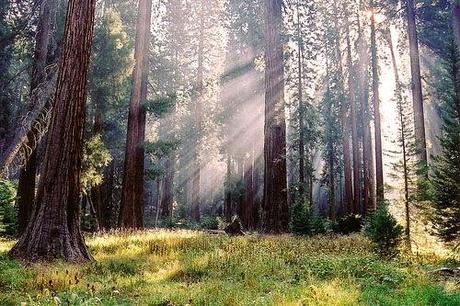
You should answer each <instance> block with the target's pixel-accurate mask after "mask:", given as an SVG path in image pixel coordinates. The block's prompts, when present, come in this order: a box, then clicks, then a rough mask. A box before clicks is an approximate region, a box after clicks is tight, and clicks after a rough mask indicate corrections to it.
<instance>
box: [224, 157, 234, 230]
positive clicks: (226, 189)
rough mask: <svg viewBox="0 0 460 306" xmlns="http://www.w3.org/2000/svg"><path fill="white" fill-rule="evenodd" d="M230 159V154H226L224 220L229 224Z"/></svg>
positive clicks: (230, 207)
mask: <svg viewBox="0 0 460 306" xmlns="http://www.w3.org/2000/svg"><path fill="white" fill-rule="evenodd" d="M231 167H232V159H231V157H230V154H229V153H227V174H226V183H227V185H226V186H225V208H224V214H225V220H227V222H230V221H231V219H232V190H231V186H230V185H231V180H232V168H231Z"/></svg>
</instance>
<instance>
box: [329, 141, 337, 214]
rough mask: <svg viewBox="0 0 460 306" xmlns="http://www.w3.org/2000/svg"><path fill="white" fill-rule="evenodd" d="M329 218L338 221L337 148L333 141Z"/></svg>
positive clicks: (331, 148)
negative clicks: (335, 160)
mask: <svg viewBox="0 0 460 306" xmlns="http://www.w3.org/2000/svg"><path fill="white" fill-rule="evenodd" d="M329 146H330V148H329V151H330V154H329V161H328V162H329V168H330V173H329V218H330V219H331V221H332V222H333V223H335V222H336V219H337V207H336V192H335V171H334V169H335V162H334V155H335V149H334V144H333V143H332V142H330V143H329Z"/></svg>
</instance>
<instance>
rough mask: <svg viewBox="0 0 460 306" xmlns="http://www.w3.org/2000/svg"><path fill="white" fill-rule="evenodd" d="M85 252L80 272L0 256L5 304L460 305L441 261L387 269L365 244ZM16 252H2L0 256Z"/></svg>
mask: <svg viewBox="0 0 460 306" xmlns="http://www.w3.org/2000/svg"><path fill="white" fill-rule="evenodd" d="M87 243H88V245H89V247H90V249H91V251H92V253H93V255H94V257H95V259H96V260H95V261H94V262H90V263H87V264H84V265H72V264H67V263H60V262H58V263H53V264H34V265H32V266H29V267H24V266H22V265H21V264H20V263H18V262H16V261H12V260H9V259H7V258H6V256H4V255H2V256H1V257H0V272H1V274H0V275H1V276H2V277H1V278H0V304H1V305H18V304H20V303H21V302H28V303H29V304H31V305H51V304H54V303H56V299H57V300H59V301H60V302H61V303H63V304H67V303H70V304H71V305H81V304H83V303H85V305H185V304H190V305H398V304H402V303H403V304H407V305H413V304H418V305H429V301H439V304H440V305H455V304H456V303H457V304H460V293H459V292H458V290H457V287H456V286H457V285H456V284H458V283H457V282H456V281H453V280H441V281H440V280H438V279H433V278H432V276H431V275H430V274H429V273H428V272H427V271H429V270H430V269H433V268H434V267H437V266H441V265H443V264H445V262H444V261H443V260H442V259H441V258H432V257H430V258H428V259H427V260H425V259H423V258H422V257H418V258H412V257H404V258H401V259H399V260H392V261H383V260H381V259H379V258H378V257H377V256H376V255H374V254H373V253H372V252H371V248H370V245H369V242H368V241H367V240H366V239H365V238H363V237H362V236H361V235H351V236H346V237H343V236H335V235H330V236H316V237H311V238H297V237H292V236H289V235H284V236H261V235H251V236H245V237H236V238H231V237H227V236H225V235H211V234H206V233H204V232H192V231H153V230H152V231H143V232H111V233H101V234H97V235H94V236H91V237H88V238H87ZM11 246H12V242H11V241H5V240H2V241H1V242H0V250H2V251H1V252H2V253H4V252H5V251H7V250H8V249H9V248H10V247H11ZM414 292H420V294H414ZM452 303H453V304H452Z"/></svg>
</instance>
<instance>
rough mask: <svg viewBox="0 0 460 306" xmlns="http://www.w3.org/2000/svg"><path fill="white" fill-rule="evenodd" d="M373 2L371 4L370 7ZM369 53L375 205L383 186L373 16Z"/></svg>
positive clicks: (381, 196)
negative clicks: (372, 110) (372, 112)
mask: <svg viewBox="0 0 460 306" xmlns="http://www.w3.org/2000/svg"><path fill="white" fill-rule="evenodd" d="M372 5H373V1H372V2H371V6H372ZM371 53H372V93H373V94H372V99H373V104H374V125H375V130H374V132H375V134H374V135H375V136H374V141H375V174H376V188H377V203H379V204H380V203H381V202H383V200H384V186H383V153H382V128H381V123H380V95H379V72H378V69H379V68H378V67H379V66H378V58H377V38H376V30H375V15H374V14H372V16H371Z"/></svg>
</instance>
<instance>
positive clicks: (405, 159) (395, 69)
mask: <svg viewBox="0 0 460 306" xmlns="http://www.w3.org/2000/svg"><path fill="white" fill-rule="evenodd" d="M388 34H389V36H388V38H387V41H388V45H389V47H390V55H391V63H392V65H393V72H394V77H395V85H396V100H397V107H398V113H399V124H400V129H401V130H400V132H401V135H400V137H401V138H400V144H401V149H402V154H403V176H404V208H405V221H406V226H405V229H404V233H405V242H406V247H407V249H408V250H409V251H410V250H411V237H410V236H411V235H410V198H409V169H408V167H409V166H408V163H409V158H408V152H407V139H406V135H407V129H406V127H407V125H406V121H405V119H404V108H403V104H402V103H403V96H402V93H401V88H402V83H401V80H400V77H399V72H398V71H399V70H398V64H397V62H396V56H395V51H394V47H393V39H392V37H391V31H389V32H388Z"/></svg>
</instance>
